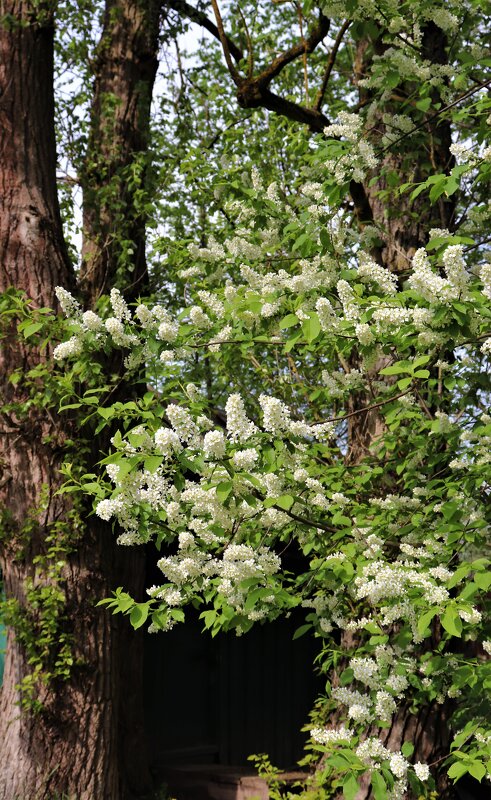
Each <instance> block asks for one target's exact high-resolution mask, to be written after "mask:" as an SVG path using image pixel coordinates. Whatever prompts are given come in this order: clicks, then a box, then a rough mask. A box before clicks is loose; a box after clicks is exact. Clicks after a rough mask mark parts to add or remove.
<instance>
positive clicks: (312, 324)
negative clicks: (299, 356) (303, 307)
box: [302, 312, 321, 344]
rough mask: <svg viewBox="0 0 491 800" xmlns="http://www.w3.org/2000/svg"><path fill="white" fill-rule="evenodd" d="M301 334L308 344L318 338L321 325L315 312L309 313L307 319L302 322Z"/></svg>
mask: <svg viewBox="0 0 491 800" xmlns="http://www.w3.org/2000/svg"><path fill="white" fill-rule="evenodd" d="M302 332H303V335H304V336H305V338H306V339H307V341H308V342H309V344H310V342H313V341H314V339H316V338H317V337H318V335H319V333H320V332H321V324H320V322H319V317H318V315H317V314H316V313H315V312H311V314H310V317H309V319H304V321H303V322H302Z"/></svg>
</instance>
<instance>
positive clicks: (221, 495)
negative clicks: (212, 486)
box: [215, 481, 234, 503]
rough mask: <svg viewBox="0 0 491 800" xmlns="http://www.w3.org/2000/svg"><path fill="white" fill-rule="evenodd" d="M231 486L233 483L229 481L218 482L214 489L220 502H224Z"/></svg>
mask: <svg viewBox="0 0 491 800" xmlns="http://www.w3.org/2000/svg"><path fill="white" fill-rule="evenodd" d="M233 488H234V485H233V483H232V482H231V481H223V482H222V483H219V484H218V486H217V488H216V490H215V491H216V495H217V497H218V499H219V500H220V502H221V503H225V501H226V499H227V498H228V496H229V495H230V493H231V491H232V489H233Z"/></svg>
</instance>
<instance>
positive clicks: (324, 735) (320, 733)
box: [310, 726, 353, 745]
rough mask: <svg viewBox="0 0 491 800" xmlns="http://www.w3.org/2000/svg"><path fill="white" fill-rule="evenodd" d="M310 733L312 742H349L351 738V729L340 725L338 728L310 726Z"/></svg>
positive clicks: (327, 743)
mask: <svg viewBox="0 0 491 800" xmlns="http://www.w3.org/2000/svg"><path fill="white" fill-rule="evenodd" d="M310 735H311V737H312V739H313V740H314V742H316V743H317V744H322V745H331V744H337V743H338V742H349V741H351V739H352V738H353V731H352V730H350V729H349V728H345V727H344V726H341V727H340V728H337V729H336V728H330V729H329V728H312V730H311V731H310Z"/></svg>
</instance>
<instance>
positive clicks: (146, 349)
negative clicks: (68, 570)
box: [54, 1, 491, 800]
mask: <svg viewBox="0 0 491 800" xmlns="http://www.w3.org/2000/svg"><path fill="white" fill-rule="evenodd" d="M324 5H325V6H326V10H327V11H329V13H330V14H332V15H334V16H336V15H337V14H338V13H339V14H344V11H345V9H344V7H345V5H346V4H344V3H339V2H337V1H336V2H333V3H327V4H324ZM355 5H356V9H357V12H356V13H355V14H354V19H355V20H358V21H360V20H365V19H366V18H367V15H368V16H371V15H372V12H373V13H374V14H375V16H377V15H378V14H379V9H378V8H377V9H375V6H374V4H372V3H364V4H361V3H360V4H355ZM385 5H388V4H385ZM409 5H410V7H411V8H413V6H414V5H415V4H413V3H411V4H409ZM416 5H418V8H419V9H420V11H421V9H422V11H421V13H422V16H421V20H423V21H424V20H425V19H426V20H432V21H433V23H434V24H435V25H436V26H440V27H441V28H443V29H444V30H448V31H454V30H455V28H456V26H457V24H458V19H457V17H456V16H455V14H454V13H453V12H454V11H455V9H454V5H455V4H451V5H450V6H449V9H448V10H447V9H443V8H442V9H435V8H434V4H433V3H422V4H421V3H419V4H416ZM374 9H375V10H374ZM423 12H424V13H423ZM380 13H381V12H380ZM382 17H383V15H382ZM382 17H381V18H380V20H379V21H380V22H381V23H382V21H383V20H382ZM409 19H410V15H408V17H405V18H402V17H398V16H394V15H393V19H392V22H391V27H389V30H390V31H391V33H392V34H394V36H395V38H397V43H394V45H393V47H391V48H390V49H388V50H386V51H385V53H384V64H383V70H382V63H381V62H382V58H381V57H380V58H378V57H374V59H373V63H372V71H371V73H370V74H369V75H367V76H366V77H365V78H364V83H365V85H366V86H367V87H369V88H370V89H372V90H375V89H377V88H380V86H383V85H385V84H383V81H384V80H385V81H386V80H387V75H388V72H389V73H390V70H396V69H397V70H398V73H397V74H398V75H399V77H400V79H401V80H404V81H422V82H423V83H422V84H421V86H423V85H424V86H426V82H427V81H429V82H430V85H431V86H433V87H435V86H437V87H438V88H439V89H440V90H441V91H442V92H444V91H446V89H445V87H446V86H447V80H448V77H449V75H450V73H449V71H448V70H446V69H445V68H444V65H442V64H430V63H429V62H427V61H425V60H424V59H422V58H421V57H420V55H418V54H416V55H415V54H414V52H413V51H414V50H415V49H416V50H417V49H418V47H420V45H421V41H420V38H421V37H420V31H419V33H418V30H419V29H417V26H415V25H413V26H409V23H408V20H409ZM384 24H385V23H384ZM396 34H397V36H396ZM418 37H419V38H418ZM401 41H402V42H403V43H404V42H405V43H406V44H408V43H410V47H409V46H407V47H401V45H400V42H401ZM384 91H385V89H384ZM426 99H428V97H426ZM418 102H419V106H418V103H416V109H417V112H418V113H419V112H421V111H422V110H423V111H426V110H427V109H428V105H427V104H426V102H425V98H424V97H423V98H422V99H420V100H418ZM430 102H431V101H430ZM490 105H491V104H490V102H489V100H487V99H486V98H485V97H484V95H480V96H479V97H478V99H477V100H476V108H477V111H476V115H477V117H478V118H479V120H481V118H482V117H483V116H484V115H489V108H490ZM408 113H409V111H408ZM373 114H374V111H373V108H369V109H368V111H367V113H366V116H365V117H363V116H362V115H361V114H359V113H358V114H352V113H347V112H342V113H340V114H339V119H338V120H337V121H335V122H333V123H332V124H331V125H330V126H329V127H328V128H326V131H325V135H324V136H323V137H319V138H318V140H317V145H316V148H315V152H314V151H312V152H311V154H310V156H309V159H310V160H309V164H308V169H307V175H306V177H305V180H303V183H301V184H300V185H299V187H298V189H297V190H296V191H295V192H292V193H286V192H285V191H284V189H283V188H282V187H280V186H278V185H277V184H276V183H274V184H270V185H263V182H262V179H261V176H260V174H259V173H258V172H257V171H255V170H254V169H253V170H252V171H251V175H250V180H248V181H247V182H246V183H245V184H244V186H243V187H242V188H240V187H239V188H234V189H231V190H230V196H229V199H228V204H227V205H226V210H227V213H228V214H229V216H230V217H231V218H232V219H233V220H234V222H235V229H234V232H233V234H231V235H228V236H223V237H221V238H220V236H219V235H218V233H217V238H215V239H210V240H209V241H208V243H207V245H206V247H198V246H196V245H191V246H190V247H189V251H188V259H189V263H188V264H182V266H181V274H180V280H181V281H182V284H183V287H184V289H185V290H184V291H183V292H182V298H183V299H182V303H181V307H180V309H179V310H178V311H176V312H175V313H174V312H172V311H171V310H170V308H168V307H166V306H164V305H162V304H158V303H156V304H155V303H148V304H147V303H141V304H139V305H137V306H136V307H135V308H130V307H129V306H128V305H127V304H126V303H125V301H124V298H123V296H122V295H121V293H120V292H119V291H118V290H117V289H113V291H112V292H111V296H110V308H109V311H107V312H105V313H102V314H100V315H98V314H96V313H95V311H84V310H83V309H82V307H81V306H79V305H78V303H77V301H76V300H75V299H74V298H73V297H72V296H71V295H69V294H68V293H67V292H66V291H65V290H64V289H63V288H59V289H58V292H57V296H58V300H59V302H60V304H61V306H62V308H63V309H64V311H65V312H66V314H67V316H68V318H69V327H70V335H69V337H68V338H67V340H66V341H64V342H63V343H62V344H60V345H59V346H58V347H57V348H56V350H55V353H54V357H55V359H57V360H59V361H62V360H63V359H67V358H74V359H82V360H83V359H88V360H89V361H90V359H91V358H93V357H94V354H95V353H97V352H98V351H104V352H105V353H114V352H121V354H122V357H123V358H124V363H125V367H126V369H127V372H128V375H129V376H131V375H139V376H141V374H142V372H144V373H145V375H146V378H147V383H148V391H147V392H146V393H145V394H144V396H143V397H142V398H141V399H139V400H132V401H131V402H127V403H116V404H113V405H111V404H110V403H109V402H106V403H105V404H102V405H101V406H97V405H95V404H94V399H93V397H94V395H93V394H88V395H85V396H84V397H82V398H79V404H80V405H87V408H88V410H89V412H90V413H91V414H92V415H93V416H94V417H97V418H98V419H99V429H100V428H102V427H103V426H104V425H106V424H112V425H114V424H117V425H118V426H119V430H118V431H117V432H116V433H115V435H114V436H113V437H112V451H111V452H110V453H109V454H108V455H107V456H106V457H105V458H104V460H103V462H102V463H103V465H104V469H105V475H99V476H93V475H91V476H88V478H87V480H86V481H85V483H84V482H82V488H85V490H87V491H91V492H92V493H93V494H94V495H95V506H94V508H95V513H96V514H98V515H99V516H100V517H101V518H102V519H104V520H113V521H114V522H115V523H117V529H118V537H119V538H118V541H119V543H120V544H121V545H126V546H128V545H141V544H145V543H148V542H154V543H155V544H156V546H157V547H158V548H163V554H162V556H161V557H160V559H159V561H158V567H159V569H160V571H161V573H162V580H161V582H160V583H159V585H156V586H152V587H150V588H149V589H148V590H147V595H148V599H145V600H144V601H139V600H138V598H132V597H130V596H129V595H128V594H127V593H126V592H125V591H124V588H121V589H119V590H118V591H117V592H116V593H115V596H114V597H113V598H110V599H108V600H105V601H104V602H106V603H107V605H108V607H109V608H111V609H112V610H113V611H114V612H122V613H125V614H128V615H129V616H130V620H131V622H132V624H133V625H134V627H139V626H141V625H144V624H145V623H147V622H148V624H149V630H150V631H159V630H163V631H165V630H169V629H170V628H172V627H173V626H174V625H176V624H178V623H180V622H182V621H183V620H184V619H185V609H186V606H187V605H189V604H193V605H194V606H199V607H200V608H201V609H202V611H201V617H202V619H203V623H204V627H205V628H206V629H208V630H209V631H211V633H212V634H216V633H217V632H218V631H220V630H235V631H236V632H237V634H243V633H246V632H247V631H248V630H249V629H250V628H251V627H252V625H253V624H254V623H256V622H258V621H259V622H262V621H268V620H273V619H276V618H277V617H279V616H281V615H285V614H288V613H290V611H291V610H292V609H293V608H298V607H300V608H303V609H305V625H303V626H302V627H301V628H300V630H299V631H298V635H301V634H305V633H307V632H308V631H309V632H310V633H312V634H314V635H315V636H316V637H318V639H319V642H320V645H321V652H320V656H319V664H320V666H321V668H322V669H323V671H324V672H325V674H326V678H327V684H326V697H325V698H324V699H323V702H322V703H321V704H320V705H319V707H318V709H317V715H316V719H315V721H314V725H313V727H312V728H311V731H310V736H311V739H310V744H309V747H310V750H311V753H312V754H313V755H312V757H313V758H314V759H317V760H318V761H319V763H321V765H322V770H321V771H320V772H318V773H317V775H316V779H315V780H316V781H317V786H318V787H322V786H326V787H331V788H332V787H334V788H335V789H338V790H339V791H342V792H343V795H344V796H345V797H346V798H348V800H349V799H350V798H354V797H355V795H356V793H357V792H358V790H359V788H360V781H361V782H363V781H365V782H366V785H368V783H367V782H370V783H371V791H372V792H373V795H374V796H375V798H377V799H378V798H380V800H382V798H388V797H391V798H403V797H405V796H407V793H408V792H409V791H411V792H413V795H415V796H418V795H423V796H428V792H430V791H431V789H432V787H433V785H434V784H433V783H432V768H433V767H435V766H438V767H440V766H441V764H438V765H437V764H427V763H423V762H422V761H421V760H420V759H419V757H418V752H417V751H416V750H415V744H414V742H413V741H412V735H413V733H414V729H411V726H410V725H409V726H408V727H407V730H406V729H405V730H404V731H403V732H402V733H401V735H400V737H399V741H398V744H397V746H394V744H393V740H392V739H391V732H392V731H393V730H396V729H397V726H398V725H399V727H400V721H401V719H402V716H403V715H407V714H412V715H413V716H416V715H417V713H418V711H419V710H420V709H422V708H425V707H427V708H428V709H429V711H428V718H429V719H430V714H434V715H436V714H438V713H441V716H442V719H445V724H448V726H449V730H450V737H451V738H450V742H449V743H448V747H447V749H446V751H445V752H444V755H443V757H442V759H441V761H444V765H445V767H446V768H447V770H448V776H449V778H450V779H453V780H457V779H458V778H460V777H461V776H463V775H465V774H466V773H470V774H471V775H472V776H473V777H474V778H476V779H477V780H481V779H482V778H484V777H485V776H487V777H489V776H490V775H491V725H490V722H489V703H488V702H487V701H484V700H483V698H486V696H487V695H488V690H489V687H490V685H491V662H490V661H489V658H488V656H489V654H490V653H491V625H490V621H489V616H488V611H489V587H490V585H491V570H490V563H491V562H490V559H489V551H488V548H489V522H490V511H489V509H490V503H489V499H490V483H489V469H490V467H489V464H490V461H491V456H490V452H489V445H490V442H491V415H490V414H489V413H488V408H487V405H488V400H489V389H490V388H491V387H490V385H489V377H488V372H489V358H490V355H491V307H490V305H489V299H490V297H491V267H490V266H489V264H486V263H484V264H483V263H481V262H482V260H481V261H480V256H478V255H477V254H476V252H475V250H476V239H475V238H472V237H473V236H475V237H477V238H478V239H479V237H480V235H481V232H482V231H483V230H484V229H485V224H486V219H487V215H488V214H489V209H484V207H481V209H480V211H479V213H478V212H477V211H476V209H475V210H474V212H475V213H474V214H472V213H470V214H469V215H468V216H467V217H466V218H465V224H464V223H463V224H462V227H461V229H460V230H457V229H455V230H452V232H451V233H450V232H449V230H447V229H445V228H430V229H429V230H428V231H427V235H426V241H427V244H426V246H425V247H419V248H417V249H416V250H415V251H414V249H413V252H411V253H410V255H408V256H407V268H406V269H405V270H400V269H397V270H396V269H394V270H392V269H390V268H388V267H387V266H384V265H383V264H381V263H379V262H378V260H377V257H376V244H374V243H376V241H377V239H381V240H383V239H384V232H383V231H382V230H380V229H377V228H375V229H373V228H372V229H371V230H370V227H369V226H368V225H362V226H361V227H360V228H359V229H358V230H354V228H353V225H352V224H351V218H350V216H349V215H348V214H347V213H346V210H345V197H346V193H347V191H348V186H349V184H350V182H351V181H355V182H356V183H360V182H361V181H364V180H369V179H370V176H371V177H372V179H373V180H376V179H377V174H378V173H377V170H380V174H383V175H385V176H386V175H387V169H388V168H387V163H386V162H383V160H382V158H381V156H382V151H381V150H380V145H381V146H382V147H383V148H386V147H393V146H397V144H398V143H399V142H400V141H401V140H402V139H404V144H403V145H400V150H399V151H398V152H399V153H400V152H402V149H403V148H405V147H407V146H412V145H408V139H411V138H412V137H414V136H415V135H416V134H417V132H418V130H420V128H421V125H419V123H418V122H417V121H416V123H413V122H412V120H411V117H410V116H407V115H406V116H401V115H399V116H394V117H393V118H392V117H391V118H390V119H389V118H388V117H387V116H385V117H384V118H383V121H384V126H385V127H386V130H385V131H384V133H383V134H382V139H379V140H378V141H375V144H374V142H373V141H370V139H369V137H368V135H367V133H366V131H367V124H368V123H369V122H370V119H371V115H372V119H373ZM488 121H489V120H488ZM479 124H480V123H479ZM479 131H480V132H479V134H478V135H477V137H476V138H475V140H473V141H472V142H470V143H469V148H468V149H469V150H470V151H471V152H470V155H467V156H466V157H465V158H464V157H463V155H462V154H463V149H462V148H463V145H462V144H454V146H453V148H452V152H453V154H454V155H455V156H457V158H458V159H459V161H463V162H464V163H463V164H457V165H451V168H449V171H448V174H447V173H445V174H443V173H442V174H441V175H433V176H431V177H430V178H426V179H425V180H423V181H420V182H419V183H411V184H409V183H406V184H402V185H399V186H398V187H397V191H398V193H399V196H401V195H402V194H404V193H405V194H406V195H407V193H408V192H409V190H410V189H411V190H412V195H411V201H412V200H416V199H417V198H418V197H420V196H421V194H422V193H423V192H427V193H428V205H429V206H431V204H432V203H437V202H438V201H439V199H440V198H442V197H443V196H445V197H447V198H448V197H450V196H451V195H452V194H453V193H454V192H455V191H456V190H457V189H458V187H459V185H460V181H461V180H462V179H463V177H462V176H464V175H467V176H469V175H472V176H473V177H472V180H473V181H474V183H475V184H478V183H479V182H480V181H482V180H484V178H485V177H486V176H489V152H490V149H489V147H487V146H485V145H486V142H485V141H484V139H483V137H482V135H481V131H482V128H481V127H479ZM378 135H380V134H378ZM376 145H378V146H379V150H378V151H377V146H376ZM401 148H402V149H401ZM404 152H406V154H407V151H404ZM223 200H224V198H223V191H222V202H223ZM411 201H409V202H411ZM408 208H409V206H406V211H407V209H408ZM408 213H409V212H408ZM389 266H390V265H389ZM106 308H107V307H106ZM197 363H198V364H199V366H198V367H197ZM210 376H211V377H210ZM212 379H213V380H214V384H213V390H210V385H211V383H212ZM67 473H68V474H69V468H68V467H67ZM289 553H293V554H294V555H295V564H296V565H297V566H296V568H295V569H291V568H290V567H289V566H288V564H290V563H291V562H290V561H288V555H289ZM285 563H286V566H285ZM298 565H301V566H299V567H298ZM297 567H298V568H297ZM456 699H457V702H454V700H456ZM439 708H440V712H438V709H439ZM429 724H430V723H428V725H429ZM423 738H424V735H423ZM413 795H411V796H413Z"/></svg>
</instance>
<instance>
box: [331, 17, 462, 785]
mask: <svg viewBox="0 0 491 800" xmlns="http://www.w3.org/2000/svg"><path fill="white" fill-rule="evenodd" d="M446 47H447V40H446V35H445V33H444V32H443V31H442V30H441V29H440V28H438V27H437V26H436V25H435V24H434V23H433V22H428V23H427V24H426V26H425V28H424V31H423V55H424V56H425V57H426V58H427V59H428V60H430V61H432V62H433V63H445V62H446ZM374 52H377V54H378V55H381V53H382V52H383V51H382V49H381V48H380V46H379V45H378V43H377V42H375V44H373V43H371V42H368V41H367V40H361V41H359V42H358V45H357V52H356V60H355V74H356V76H357V77H358V78H361V77H363V75H364V74H365V73H366V71H367V67H368V62H369V60H370V58H371V55H372V54H373V53H374ZM403 94H404V92H403ZM432 99H433V103H436V102H437V101H441V97H440V96H439V95H438V93H437V92H436V91H435V92H434V94H433V98H432ZM369 100H370V96H369V93H368V92H367V91H366V90H364V89H361V90H360V103H361V104H362V105H365V104H366V103H367V102H369ZM397 105H398V100H397V97H392V98H391V99H390V100H388V102H387V104H386V105H385V106H384V107H379V108H378V110H377V112H376V116H375V118H374V119H373V118H372V119H371V120H370V125H371V126H373V125H375V126H376V127H377V130H378V131H380V133H383V132H384V130H385V124H384V122H383V115H384V114H385V113H388V114H397V113H398V108H397ZM425 130H426V134H427V141H428V143H429V148H428V152H424V153H423V152H422V153H418V154H417V157H416V158H415V155H414V152H413V151H412V146H411V144H410V143H406V142H404V143H403V144H402V146H400V147H398V148H394V152H391V150H390V149H387V150H386V152H385V153H384V154H383V158H382V163H381V165H380V167H379V168H378V169H377V173H378V174H379V175H380V177H379V178H378V180H377V181H373V182H367V185H366V187H365V191H366V197H367V201H368V203H369V206H370V209H371V214H372V219H373V223H374V224H375V225H376V226H377V228H378V230H379V231H380V234H381V239H382V242H383V244H382V246H381V247H379V248H378V251H377V254H376V255H374V254H372V255H374V257H376V259H377V261H378V262H379V263H380V264H381V265H382V266H384V267H386V268H387V269H388V270H389V271H390V272H392V273H394V274H397V275H401V274H403V273H407V272H408V271H409V270H410V268H411V259H412V257H413V255H414V253H415V252H416V250H417V249H418V248H420V247H424V246H425V244H426V243H427V241H428V232H429V230H430V229H431V228H449V229H451V227H452V219H453V213H454V208H455V198H450V199H443V198H441V199H440V200H439V201H438V202H437V203H436V204H435V205H431V204H430V203H428V199H427V196H426V195H425V194H424V193H423V194H422V195H420V196H419V197H418V198H416V200H415V201H414V202H412V201H411V200H410V192H406V193H403V194H402V195H395V194H394V193H393V192H392V193H391V190H390V184H389V181H388V175H389V173H390V172H393V173H396V174H397V176H398V181H399V184H402V183H405V182H414V183H417V182H422V181H424V180H426V178H428V177H429V175H431V174H434V173H435V172H442V173H443V172H448V170H449V168H451V166H453V158H452V155H451V153H450V150H449V148H450V145H451V141H452V140H451V129H450V124H449V122H448V120H447V119H445V118H443V119H439V118H436V120H434V121H433V122H432V123H429V124H428V126H427V128H426V129H425ZM409 141H410V140H409ZM387 192H389V195H388V194H387ZM358 361H359V359H358V357H357V354H356V353H353V355H352V366H358ZM387 363H388V359H387V357H382V358H381V359H379V360H378V363H376V364H375V365H374V366H373V368H372V369H371V370H370V372H369V378H370V377H371V378H373V380H377V379H378V380H379V379H380V378H379V372H380V370H381V369H382V368H383V367H384V366H386V364H387ZM386 380H388V381H390V380H391V379H390V378H386ZM372 402H373V398H371V397H370V396H368V395H364V394H363V393H360V394H355V395H353V396H352V397H351V398H350V400H349V407H348V411H353V410H356V409H359V408H361V407H364V406H368V405H370V403H372ZM384 430H385V427H384V422H383V418H382V416H381V415H380V412H379V409H377V408H375V409H373V410H369V411H367V413H364V414H357V415H356V416H353V417H350V419H349V425H348V456H347V461H348V463H350V464H357V463H360V462H361V461H363V460H364V458H366V456H367V455H369V453H370V451H372V452H373V450H374V449H375V450H376V445H377V440H379V439H380V438H381V437H383V434H384ZM393 477H394V478H396V476H393ZM387 480H388V481H390V480H391V475H390V470H388V471H387ZM352 644H353V643H352V642H349V643H347V646H348V647H349V646H352ZM432 646H436V644H435V642H433V643H432ZM449 712H450V705H449V702H448V701H447V702H445V703H443V704H441V705H438V704H436V703H433V704H432V705H431V706H429V707H428V708H422V709H420V710H419V712H418V714H417V715H415V714H414V713H413V712H412V711H411V709H410V705H409V704H408V706H407V707H404V708H401V709H399V711H398V713H397V715H396V717H395V719H394V720H393V723H392V725H391V727H390V728H389V729H388V730H387V729H380V730H373V731H372V735H376V736H379V737H380V739H381V741H382V742H383V743H384V744H385V746H386V747H388V748H389V749H390V750H400V748H401V746H402V744H403V743H404V742H405V741H409V742H411V743H412V744H413V745H414V754H413V759H414V761H421V762H424V763H427V764H431V763H438V762H440V761H441V760H442V757H443V756H444V755H446V754H447V753H448V747H449V741H450V737H449V729H448V717H449ZM438 791H439V795H438V796H439V797H440V798H441V799H442V800H445V798H451V797H453V796H454V793H453V791H452V788H451V786H450V785H449V782H448V781H447V780H446V779H445V776H444V775H442V776H441V778H440V780H439V783H438ZM409 796H410V795H408V797H409ZM371 797H372V793H371V789H370V786H369V779H368V778H367V779H366V780H365V781H363V782H362V788H361V790H360V792H359V793H358V795H357V798H356V800H369V798H371Z"/></svg>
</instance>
